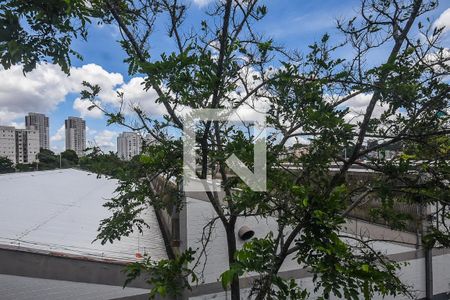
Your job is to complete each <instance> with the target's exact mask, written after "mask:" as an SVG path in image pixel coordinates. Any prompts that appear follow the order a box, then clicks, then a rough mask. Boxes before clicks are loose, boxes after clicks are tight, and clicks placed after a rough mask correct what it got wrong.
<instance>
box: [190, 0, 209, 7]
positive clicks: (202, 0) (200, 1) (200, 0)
mask: <svg viewBox="0 0 450 300" xmlns="http://www.w3.org/2000/svg"><path fill="white" fill-rule="evenodd" d="M213 1H214V0H193V2H194V3H195V4H196V5H198V6H200V7H203V6H206V5H208V4H210V3H211V2H213Z"/></svg>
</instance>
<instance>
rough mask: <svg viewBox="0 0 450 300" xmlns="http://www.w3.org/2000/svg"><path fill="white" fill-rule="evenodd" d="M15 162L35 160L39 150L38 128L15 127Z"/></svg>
mask: <svg viewBox="0 0 450 300" xmlns="http://www.w3.org/2000/svg"><path fill="white" fill-rule="evenodd" d="M15 131H16V132H15V135H16V143H15V144H16V164H30V163H34V162H36V161H37V160H38V159H37V155H38V153H39V150H40V139H39V130H37V129H16V130H15Z"/></svg>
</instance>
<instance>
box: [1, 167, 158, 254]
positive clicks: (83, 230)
mask: <svg viewBox="0 0 450 300" xmlns="http://www.w3.org/2000/svg"><path fill="white" fill-rule="evenodd" d="M116 186H117V181H116V180H112V179H107V178H104V177H103V178H100V179H97V177H96V175H94V174H91V173H88V172H84V171H80V170H74V169H66V170H55V171H40V172H29V173H13V174H4V175H0V244H6V245H13V246H23V247H26V248H33V249H39V250H48V251H54V252H62V253H67V254H75V255H81V256H85V257H95V258H106V259H117V260H134V259H135V255H136V253H137V252H139V253H141V254H144V253H148V254H149V255H150V256H151V257H152V258H153V259H163V258H167V254H166V251H165V247H164V242H163V238H162V236H161V231H160V229H159V225H158V222H157V219H156V216H155V213H154V211H153V210H151V209H149V210H148V211H147V212H146V214H145V215H144V216H143V218H144V219H145V220H146V221H147V223H148V224H149V225H150V228H144V232H143V233H142V234H140V233H138V232H135V233H134V234H132V235H130V237H124V238H122V239H121V240H120V241H116V242H114V243H113V244H109V243H108V244H105V245H101V243H100V242H99V241H96V242H94V243H92V241H93V240H94V239H95V238H96V236H97V233H98V232H97V228H98V226H99V223H100V220H102V219H103V218H105V217H108V216H109V215H110V214H111V213H110V212H109V211H108V210H107V209H106V208H104V207H103V206H102V204H103V203H105V201H106V199H108V198H111V197H112V196H113V193H114V190H115V188H116Z"/></svg>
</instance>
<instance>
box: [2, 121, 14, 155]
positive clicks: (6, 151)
mask: <svg viewBox="0 0 450 300" xmlns="http://www.w3.org/2000/svg"><path fill="white" fill-rule="evenodd" d="M0 156H1V157H6V158H8V159H9V160H11V161H12V162H14V163H16V129H15V128H14V127H11V126H0Z"/></svg>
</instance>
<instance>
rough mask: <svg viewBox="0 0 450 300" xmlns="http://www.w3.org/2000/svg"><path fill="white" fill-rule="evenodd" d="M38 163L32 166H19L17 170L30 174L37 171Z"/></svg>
mask: <svg viewBox="0 0 450 300" xmlns="http://www.w3.org/2000/svg"><path fill="white" fill-rule="evenodd" d="M37 165H38V163H32V164H17V165H16V170H17V171H18V172H30V171H35V170H36V167H37Z"/></svg>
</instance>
